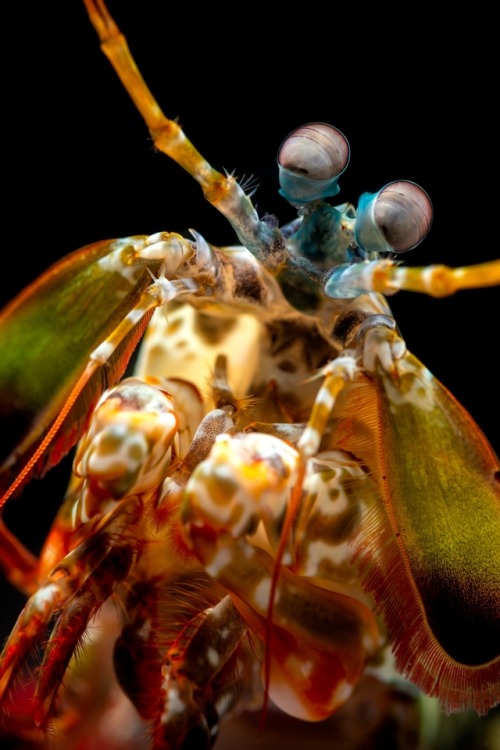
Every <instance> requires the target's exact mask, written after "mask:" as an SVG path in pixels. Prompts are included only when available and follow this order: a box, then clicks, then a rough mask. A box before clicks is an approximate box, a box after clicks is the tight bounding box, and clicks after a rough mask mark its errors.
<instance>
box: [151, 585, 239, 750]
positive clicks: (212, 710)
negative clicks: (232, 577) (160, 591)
mask: <svg viewBox="0 0 500 750" xmlns="http://www.w3.org/2000/svg"><path fill="white" fill-rule="evenodd" d="M247 630H248V627H247V624H246V623H245V621H244V619H243V618H242V617H241V615H240V614H239V612H238V610H237V609H236V607H235V606H234V604H233V602H232V600H231V598H230V597H229V596H225V597H224V598H223V599H222V600H221V601H220V602H218V603H217V604H216V605H215V606H213V607H210V608H209V609H206V610H205V611H203V612H200V613H199V614H198V615H197V616H196V617H194V618H193V619H192V620H191V621H190V622H189V623H188V624H187V625H186V627H185V628H184V629H183V630H182V632H181V633H180V635H179V637H178V638H177V639H176V640H175V642H174V643H173V644H172V646H171V647H170V649H169V650H168V653H167V656H166V665H165V668H164V681H163V689H164V691H165V706H164V710H163V712H162V714H161V719H160V723H159V724H158V726H157V729H156V732H155V735H156V737H157V741H158V747H160V746H161V747H162V745H160V744H159V743H160V742H161V741H163V742H166V747H167V748H171V747H178V746H179V747H181V746H182V747H185V746H187V744H188V743H189V741H192V742H194V740H195V738H196V739H197V741H198V742H201V743H202V744H200V745H199V746H200V747H206V748H209V747H211V746H212V744H213V741H214V738H215V736H216V734H217V729H218V716H217V708H216V705H215V704H216V702H217V698H218V697H220V696H221V695H222V694H224V693H227V690H228V688H230V687H231V686H232V683H233V682H234V680H235V677H236V674H235V672H233V670H230V671H229V673H227V674H226V667H227V666H228V664H231V663H232V660H233V656H234V654H235V652H236V650H237V649H238V647H239V645H240V643H241V641H242V639H243V638H244V637H245V636H246V634H247ZM183 743H185V744H183ZM155 746H156V745H155ZM197 747H198V744H197Z"/></svg>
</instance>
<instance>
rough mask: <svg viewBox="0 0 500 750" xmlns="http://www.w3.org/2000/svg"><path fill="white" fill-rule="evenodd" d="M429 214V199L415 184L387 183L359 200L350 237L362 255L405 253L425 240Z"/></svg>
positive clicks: (430, 218)
mask: <svg viewBox="0 0 500 750" xmlns="http://www.w3.org/2000/svg"><path fill="white" fill-rule="evenodd" d="M432 213H433V211H432V203H431V201H430V198H429V196H428V195H427V193H426V192H425V190H423V189H422V188H421V187H420V186H419V185H416V184H415V183H414V182H409V181H407V180H400V181H397V182H390V183H389V184H388V185H386V186H385V187H383V188H382V190H379V191H378V193H363V195H362V196H361V198H360V199H359V204H358V214H357V218H356V224H355V228H354V237H355V239H356V242H357V244H358V245H359V247H360V248H361V249H362V250H364V251H365V253H372V252H376V253H387V252H392V253H405V252H407V251H408V250H411V249H412V248H414V247H416V246H417V245H418V244H419V243H420V242H422V240H423V239H424V237H426V235H427V233H428V231H429V229H430V227H431V224H432Z"/></svg>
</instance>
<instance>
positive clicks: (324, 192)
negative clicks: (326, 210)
mask: <svg viewBox="0 0 500 750" xmlns="http://www.w3.org/2000/svg"><path fill="white" fill-rule="evenodd" d="M348 163H349V143H348V141H347V139H346V137H345V136H344V135H343V133H341V132H340V130H337V128H334V127H333V126H332V125H327V124H326V123H323V122H310V123H308V124H307V125H302V127H300V128H297V129H296V130H293V131H292V132H291V133H290V135H289V136H288V137H287V138H285V140H284V141H283V143H282V144H281V147H280V150H279V152H278V166H279V171H280V178H279V179H280V185H281V190H280V193H281V195H282V196H283V197H284V198H286V199H287V201H288V202H289V203H292V204H297V203H308V202H309V201H314V200H318V199H320V198H327V197H329V196H332V195H337V193H338V192H339V186H338V184H337V183H338V179H339V177H340V175H341V174H342V173H343V172H344V170H345V168H346V167H347V165H348Z"/></svg>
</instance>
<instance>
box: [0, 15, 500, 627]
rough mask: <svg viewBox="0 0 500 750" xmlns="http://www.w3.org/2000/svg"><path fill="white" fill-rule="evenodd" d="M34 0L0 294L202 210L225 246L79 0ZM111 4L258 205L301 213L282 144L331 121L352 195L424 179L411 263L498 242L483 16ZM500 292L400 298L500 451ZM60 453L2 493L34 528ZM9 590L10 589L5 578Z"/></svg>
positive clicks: (219, 160) (179, 110)
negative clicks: (280, 164) (422, 224)
mask: <svg viewBox="0 0 500 750" xmlns="http://www.w3.org/2000/svg"><path fill="white" fill-rule="evenodd" d="M33 5H36V7H35V8H29V9H28V6H24V4H17V6H16V8H9V14H10V18H9V19H8V23H7V24H6V29H7V30H8V34H9V38H10V41H11V46H12V49H13V50H14V51H13V52H12V56H11V58H10V60H9V64H8V65H7V67H6V68H5V69H4V108H3V112H4V115H3V149H4V153H3V170H2V171H3V179H2V181H3V187H4V191H3V203H4V205H3V209H4V210H3V217H4V218H3V243H2V245H3V259H4V265H3V272H2V274H1V277H0V292H1V302H2V303H4V302H6V301H7V300H8V299H9V298H11V297H13V296H14V295H15V294H16V293H17V291H19V289H20V288H22V287H23V286H25V285H26V284H27V283H28V282H30V281H31V280H33V279H34V278H36V276H37V275H38V274H39V273H41V272H42V270H44V269H45V268H46V267H47V266H48V265H49V264H51V263H52V262H55V261H56V260H57V259H59V258H61V257H62V256H63V255H65V254H66V253H69V252H71V251H72V250H75V249H77V248H78V247H81V246H83V245H85V244H87V243H90V242H93V241H95V240H99V239H105V238H112V237H119V236H125V235H129V234H140V233H147V234H149V233H153V232H156V231H159V230H172V231H181V232H184V231H186V230H187V229H189V228H190V227H193V228H195V229H197V230H198V231H200V232H201V233H202V234H203V235H204V236H205V237H206V239H207V240H208V241H210V242H213V243H214V244H229V243H234V241H235V238H234V236H233V234H232V230H231V228H230V227H229V226H228V225H227V223H226V222H225V220H224V219H223V218H222V217H221V216H219V215H218V214H217V212H216V211H215V209H213V208H212V207H211V206H210V205H209V204H208V203H207V202H206V201H205V200H204V198H203V196H202V194H201V191H200V189H199V187H198V186H197V185H196V183H194V181H193V180H192V179H191V178H190V177H189V175H187V174H186V173H184V172H183V171H182V170H181V169H180V168H179V167H178V166H177V165H176V164H173V163H171V162H170V161H169V159H168V158H167V157H165V156H163V155H161V154H158V153H155V151H154V150H153V147H152V143H151V140H150V138H149V134H148V132H147V131H146V129H145V126H144V124H143V122H142V120H141V119H140V117H139V115H138V114H137V113H136V111H135V109H134V107H133V105H132V104H131V102H130V100H129V99H128V96H127V95H126V93H125V92H124V90H123V89H122V87H121V84H120V83H119V81H118V79H117V77H116V75H115V73H114V72H113V70H112V68H111V66H110V64H109V62H108V61H107V60H106V58H105V57H104V55H103V54H102V52H100V50H99V43H98V40H97V36H96V34H95V31H94V29H93V27H92V26H91V24H90V22H89V21H88V19H87V17H86V12H85V9H84V7H83V4H82V3H80V2H78V0H72V1H71V2H70V1H69V0H66V2H65V3H60V4H55V3H54V4H49V3H46V4H42V3H38V4H33ZM56 5H58V6H59V7H56ZM42 6H43V7H42ZM109 6H110V9H111V11H112V12H113V14H114V15H115V18H116V20H117V22H118V24H119V25H120V27H121V28H122V30H123V31H124V33H125V34H126V35H127V37H128V39H129V43H130V46H131V49H132V52H133V54H134V55H135V57H136V60H137V62H138V64H139V66H140V68H141V71H142V73H143V75H144V77H145V79H146V81H147V82H148V84H149V86H150V88H151V89H152V91H153V93H154V94H155V96H156V97H157V98H158V100H159V102H160V104H161V106H162V108H163V109H164V111H165V113H166V114H167V115H168V116H169V117H171V118H178V119H179V121H180V123H181V125H182V126H183V128H184V130H185V132H186V134H187V135H188V137H189V138H190V139H191V140H192V141H193V142H194V143H195V145H196V146H197V147H198V148H199V150H200V151H201V152H202V154H203V155H204V156H205V157H206V158H207V159H208V160H209V161H210V162H211V163H212V164H213V166H214V167H216V168H217V169H224V168H226V169H228V170H230V171H232V170H235V172H236V174H237V175H238V176H240V177H243V176H250V175H254V176H255V177H256V178H257V180H258V183H259V188H258V191H257V193H256V195H255V196H254V201H255V202H256V204H257V207H258V209H259V211H260V212H261V213H263V212H269V213H274V214H276V215H278V216H279V218H280V223H284V222H285V221H287V220H290V219H291V218H292V217H293V211H292V209H291V208H290V207H289V206H288V205H287V204H286V202H285V201H284V199H282V198H281V197H280V196H279V195H278V193H277V188H278V181H277V170H276V162H275V159H276V152H277V149H278V146H279V144H280V143H281V141H282V140H283V138H284V137H285V136H286V135H287V133H288V132H289V131H291V130H292V129H293V128H295V127H296V126H298V125H300V124H302V123H304V122H308V121H312V120H320V121H325V122H330V123H332V124H334V125H335V126H336V127H338V128H339V129H340V130H342V131H343V132H344V133H345V135H346V136H347V138H348V139H349V141H350V145H351V162H350V166H349V168H348V170H347V172H346V173H345V175H344V176H343V177H342V179H341V182H340V185H341V194H340V196H339V202H341V201H346V200H350V201H352V202H354V203H356V202H357V199H358V197H359V195H360V194H361V193H362V192H364V191H370V192H373V191H376V190H378V189H379V188H380V187H382V186H383V185H385V184H386V183H387V182H389V181H391V180H394V179H398V178H406V179H411V180H413V181H415V182H417V183H419V184H420V185H422V187H424V188H425V189H426V190H427V192H428V193H429V195H430V197H431V200H432V202H433V205H434V212H435V214H434V215H435V218H434V224H433V227H432V229H431V233H430V235H429V237H428V238H427V239H426V241H425V242H424V243H423V245H422V246H420V248H418V249H417V250H415V251H413V253H411V254H410V255H408V256H406V257H405V262H408V264H411V265H424V264H428V263H432V262H436V263H447V264H449V265H453V266H455V265H460V264H469V263H474V262H479V261H484V260H488V259H492V258H494V257H497V256H498V255H499V247H498V230H497V221H496V215H497V212H498V211H497V204H496V201H495V198H494V195H493V194H492V189H493V188H492V187H490V181H491V182H492V179H491V178H494V177H495V175H496V172H497V169H496V166H495V165H496V162H497V161H498V160H497V141H496V133H495V132H494V131H495V121H496V117H497V115H496V114H494V99H495V97H494V96H493V92H495V91H496V90H497V85H496V83H495V82H494V79H493V72H494V71H493V69H491V68H490V56H491V54H492V53H491V51H490V49H491V48H490V44H489V40H488V26H489V22H488V19H487V18H486V19H485V18H484V17H483V18H475V20H474V19H471V18H460V17H453V18H447V19H445V20H444V21H440V22H438V21H437V20H436V19H435V18H434V17H433V15H432V13H431V12H430V11H426V10H425V9H423V10H421V12H420V15H418V16H416V15H415V16H410V15H407V17H406V18H399V17H395V16H392V17H388V18H384V17H376V16H373V17H368V16H366V15H363V13H362V11H361V10H360V9H359V8H358V7H357V6H356V7H353V8H352V9H349V8H348V7H346V6H343V7H342V8H338V7H333V6H332V7H331V8H330V11H331V14H332V15H331V17H330V16H328V17H326V16H324V15H323V13H322V12H321V11H320V7H321V6H317V5H314V6H313V5H312V4H311V7H310V8H308V7H307V6H303V7H301V8H300V13H299V14H298V15H297V16H292V15H291V12H290V11H286V18H284V17H283V15H282V14H284V13H285V11H279V17H278V18H277V19H276V20H272V19H270V18H268V17H267V16H266V15H265V14H264V13H263V12H262V10H256V9H251V8H249V7H248V6H240V8H239V10H238V13H240V14H241V15H238V17H236V16H234V15H228V11H226V10H224V9H223V8H221V9H218V8H217V7H215V6H213V5H204V6H203V7H202V8H201V10H198V9H195V7H194V6H193V5H191V4H188V3H184V4H182V3H181V4H180V5H176V6H175V7H172V4H170V3H168V4H167V3H161V2H154V1H153V0H141V2H140V3H139V2H135V3H134V2H130V3H127V4H124V3H122V4H121V5H120V3H119V2H110V3H109ZM122 6H123V7H122ZM125 6H126V7H125ZM411 12H414V11H413V10H412V11H408V14H409V13H411ZM12 14H16V15H15V16H14V15H12ZM471 44H472V46H474V44H476V52H475V54H474V55H472V54H470V49H471ZM498 303H499V290H498V288H493V289H488V290H478V291H471V292H460V293H459V294H457V295H455V296H454V297H453V298H450V299H443V300H431V299H428V298H425V297H423V296H421V295H416V294H411V293H401V294H399V295H397V296H396V297H393V298H392V301H391V305H392V307H393V310H394V312H395V314H396V318H397V321H398V323H399V326H400V329H401V331H402V333H403V335H404V336H405V338H406V341H407V344H408V347H409V348H410V350H411V351H413V353H414V354H416V355H417V356H418V357H419V358H420V359H421V360H422V361H423V362H424V363H425V364H426V365H427V366H428V367H429V369H430V370H431V371H432V372H433V373H434V375H436V376H437V377H438V378H439V379H440V380H442V381H443V382H444V383H445V384H446V385H447V386H448V387H449V388H450V390H451V391H452V392H453V393H454V394H455V395H456V396H457V398H458V399H459V400H460V401H461V402H462V403H463V404H464V406H466V407H467V409H468V410H469V411H470V412H471V414H472V415H473V416H474V418H475V419H476V420H477V421H478V423H479V424H480V425H481V427H482V429H483V430H484V432H485V433H486V435H487V436H488V437H489V439H490V440H491V442H492V444H493V446H494V447H495V449H496V450H497V451H499V450H500V430H499V426H498V403H499V397H498V370H497V365H496V362H495V361H494V357H495V356H497V355H498V339H499V312H498ZM495 353H496V354H495ZM47 356H50V352H48V353H47ZM410 449H412V448H410ZM413 449H414V450H416V451H427V450H432V446H419V445H415V446H414V447H413ZM68 466H69V464H68V462H65V464H64V465H63V467H62V468H59V469H58V470H55V472H54V476H53V477H48V478H47V479H46V480H44V481H43V482H42V483H40V482H35V483H34V485H33V487H30V488H28V490H27V492H26V494H25V495H24V496H23V498H21V499H16V500H13V501H12V503H11V505H10V506H9V507H8V508H7V513H6V515H7V518H8V520H9V522H11V523H12V525H13V526H14V527H15V528H16V529H17V530H20V531H21V532H22V534H23V538H25V539H26V540H27V542H28V543H29V544H32V545H34V546H36V544H37V540H39V539H40V538H41V537H40V531H41V530H42V528H43V527H44V526H45V525H46V524H48V523H49V522H50V518H51V515H52V513H53V509H54V508H55V507H57V503H58V502H59V499H60V491H61V490H60V486H61V482H64V481H65V480H66V476H67V471H68ZM6 596H7V599H6V600H5V601H6V603H7V602H10V601H11V592H10V590H8V591H7V593H6ZM20 602H21V599H20V598H16V600H15V602H14V607H18V606H20ZM3 612H4V613H5V614H2V615H0V625H1V628H0V630H1V632H2V633H3V632H4V630H5V631H6V630H7V629H8V627H9V624H10V622H11V614H10V611H9V610H8V607H7V606H6V607H5V609H4V610H3Z"/></svg>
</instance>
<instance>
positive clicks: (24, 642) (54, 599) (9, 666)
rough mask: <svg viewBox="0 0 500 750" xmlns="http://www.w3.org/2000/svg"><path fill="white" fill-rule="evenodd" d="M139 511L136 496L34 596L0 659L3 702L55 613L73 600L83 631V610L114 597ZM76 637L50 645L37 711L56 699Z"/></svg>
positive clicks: (74, 622)
mask: <svg viewBox="0 0 500 750" xmlns="http://www.w3.org/2000/svg"><path fill="white" fill-rule="evenodd" d="M140 510H141V503H140V502H139V501H138V500H137V499H136V498H132V499H131V500H130V501H128V502H127V503H124V504H122V505H121V506H119V507H118V508H116V509H115V510H114V511H113V512H112V513H110V514H109V515H108V516H107V517H105V518H103V519H102V522H101V524H100V525H99V526H98V527H96V528H95V529H93V531H94V533H93V534H92V536H90V537H89V538H88V539H86V540H85V541H83V542H82V543H81V544H80V545H79V546H78V547H76V548H75V549H74V550H72V551H71V552H70V553H69V554H68V555H67V556H66V557H65V558H64V559H63V560H61V561H60V563H59V564H58V565H57V566H56V568H55V569H54V570H53V571H52V573H51V574H50V575H49V576H48V578H47V580H46V581H45V582H44V583H43V584H42V586H41V587H40V588H39V589H38V590H37V592H36V593H34V594H33V595H32V596H31V597H30V599H29V600H28V602H27V603H26V605H25V607H24V609H23V611H22V612H21V615H20V616H19V619H18V621H17V623H16V625H15V627H14V629H13V631H12V633H11V635H10V636H9V639H8V640H7V643H6V644H5V647H4V649H3V651H2V654H1V656H0V665H1V668H0V701H1V700H4V699H6V698H7V697H8V692H9V688H10V686H11V685H12V682H13V680H14V679H15V677H16V675H17V674H18V673H19V671H20V669H21V668H22V667H23V665H24V664H25V661H26V658H27V656H28V655H29V654H30V653H32V652H33V649H34V648H35V647H36V646H37V644H38V642H39V640H40V638H41V637H42V636H43V634H44V633H45V631H46V628H47V627H48V625H49V623H50V621H51V619H52V617H53V616H54V614H56V613H57V612H58V611H60V612H64V610H65V608H66V606H67V605H68V604H69V603H71V602H73V603H74V605H75V606H74V608H73V609H71V606H70V609H69V610H68V612H69V611H74V617H73V619H72V625H75V627H77V628H78V627H80V628H83V630H84V629H85V627H86V625H87V622H88V618H87V617H86V616H85V612H84V610H85V609H86V610H88V612H87V613H88V614H89V613H90V611H91V609H92V607H94V611H95V609H96V608H97V606H98V605H99V603H102V602H103V601H104V600H105V599H106V598H108V597H109V596H110V595H111V593H112V591H113V590H114V588H115V587H116V582H117V581H120V580H122V577H123V575H120V571H118V570H117V561H118V563H119V565H118V567H120V568H121V572H122V573H123V570H126V569H128V567H129V565H130V561H131V554H132V552H135V548H133V545H132V543H131V542H130V541H127V540H126V539H125V537H124V536H123V535H124V533H125V532H126V529H128V528H131V527H133V524H135V523H137V518H138V513H139V512H140ZM124 555H125V557H127V559H129V562H128V563H126V564H124V563H123V560H122V561H121V562H120V559H121V558H122V557H123V556H124ZM122 563H123V564H122ZM110 565H111V568H110ZM96 571H97V572H96ZM111 572H112V575H110V573H111ZM101 579H102V580H101ZM96 587H97V588H96ZM85 602H87V605H88V602H93V604H92V606H91V609H89V608H88V606H86V605H85ZM82 612H83V615H82ZM89 617H90V614H89ZM57 627H58V626H56V632H57ZM83 630H82V633H83ZM69 632H70V631H69V630H68V633H69ZM74 633H76V630H75V631H74ZM80 635H81V633H80ZM78 638H79V635H76V640H73V638H72V637H71V636H70V637H67V633H65V632H64V631H63V632H62V633H60V637H56V638H55V639H54V640H53V641H49V644H48V647H47V650H46V657H45V662H44V664H45V666H44V667H43V668H42V673H41V682H40V687H39V690H38V698H37V702H38V706H39V709H38V710H40V704H41V703H42V702H44V701H45V700H46V699H47V697H48V696H49V694H50V695H51V696H52V698H51V699H50V701H49V702H50V703H51V702H52V699H53V697H54V694H55V691H56V690H57V687H58V685H59V683H60V681H61V679H62V676H63V675H62V674H61V668H62V670H63V672H64V670H65V668H66V665H67V662H68V661H69V658H70V657H71V654H72V652H73V650H74V649H75V648H76V646H77V645H78ZM42 713H43V709H42ZM40 720H42V719H41V714H40Z"/></svg>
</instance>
